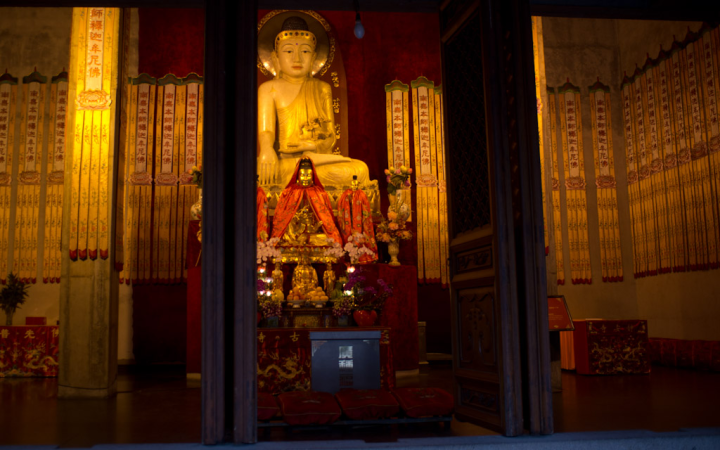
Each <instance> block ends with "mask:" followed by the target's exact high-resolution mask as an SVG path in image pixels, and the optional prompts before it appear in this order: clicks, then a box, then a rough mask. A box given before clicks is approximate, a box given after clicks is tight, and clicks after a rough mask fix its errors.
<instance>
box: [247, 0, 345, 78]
mask: <svg viewBox="0 0 720 450" xmlns="http://www.w3.org/2000/svg"><path fill="white" fill-rule="evenodd" d="M292 16H297V17H300V18H302V19H303V20H305V22H306V23H307V26H308V31H310V33H312V34H313V35H314V36H315V38H316V39H317V45H316V47H315V52H316V53H317V56H316V58H315V62H314V63H313V67H312V75H313V76H314V75H318V76H322V75H323V74H324V73H325V71H327V69H328V67H330V64H332V60H333V56H334V53H335V38H334V37H333V36H332V31H331V28H330V24H329V23H328V22H327V21H326V20H325V19H324V18H323V17H322V16H321V15H319V14H318V13H316V12H314V11H294V10H276V11H271V12H269V13H268V14H266V15H265V17H263V18H262V20H260V22H259V23H258V43H257V45H258V63H257V65H258V68H259V69H260V71H261V72H262V73H263V74H264V75H266V76H267V77H270V78H272V77H273V76H274V75H275V74H276V73H277V68H276V67H274V65H273V61H272V57H271V54H272V52H273V50H274V49H275V38H276V37H277V36H278V34H279V33H280V32H281V31H282V26H283V22H285V20H286V19H288V18H290V17H292Z"/></svg>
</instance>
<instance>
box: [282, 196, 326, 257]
mask: <svg viewBox="0 0 720 450" xmlns="http://www.w3.org/2000/svg"><path fill="white" fill-rule="evenodd" d="M322 224H323V223H322V221H318V220H315V214H314V213H313V212H312V209H311V208H310V205H308V203H307V201H305V200H303V205H302V206H301V207H300V209H299V211H298V212H296V213H295V216H294V217H293V218H292V220H291V221H290V225H288V229H287V231H286V232H285V235H284V236H283V238H282V243H283V244H287V245H297V246H305V245H317V246H324V245H327V235H326V234H325V233H322V232H318V231H319V230H320V229H321V228H322Z"/></svg>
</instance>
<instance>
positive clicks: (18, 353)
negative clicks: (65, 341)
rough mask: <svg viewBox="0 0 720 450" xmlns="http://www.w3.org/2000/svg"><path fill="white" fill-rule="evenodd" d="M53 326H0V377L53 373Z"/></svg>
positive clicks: (55, 356) (55, 359)
mask: <svg viewBox="0 0 720 450" xmlns="http://www.w3.org/2000/svg"><path fill="white" fill-rule="evenodd" d="M59 335H60V333H59V332H58V327H57V326H34V325H32V326H17V327H0V377H56V376H57V374H58V340H59Z"/></svg>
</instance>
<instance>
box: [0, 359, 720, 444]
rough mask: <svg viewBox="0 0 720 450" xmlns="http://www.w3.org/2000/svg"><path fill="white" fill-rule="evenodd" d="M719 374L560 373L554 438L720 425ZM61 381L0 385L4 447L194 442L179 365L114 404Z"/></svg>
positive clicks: (400, 433)
mask: <svg viewBox="0 0 720 450" xmlns="http://www.w3.org/2000/svg"><path fill="white" fill-rule="evenodd" d="M719 385H720V374H718V373H709V372H696V371H690V370H682V369H675V368H667V367H658V366H653V372H652V373H651V374H650V375H624V376H605V377H600V376H578V375H575V374H574V372H564V373H563V392H562V393H557V394H554V395H553V402H554V411H555V431H556V432H578V431H606V430H636V429H645V430H652V431H675V430H678V429H680V428H687V427H720V414H719V413H718V409H717V405H718V404H720V389H718V388H717V386H719ZM398 386H436V387H442V388H445V389H448V390H450V388H451V386H452V370H451V369H450V367H449V366H448V365H433V366H424V367H423V368H422V370H421V372H420V374H414V375H408V376H401V377H399V378H398ZM56 393H57V379H54V378H48V379H43V378H26V379H0V416H2V419H1V420H0V445H57V446H62V447H90V446H92V445H96V444H110V443H117V444H127V443H180V442H199V441H200V383H199V382H197V381H187V380H186V378H185V373H184V370H183V367H182V366H175V367H172V366H170V367H160V368H154V369H153V370H137V369H134V370H127V369H123V370H122V371H121V373H120V375H119V376H118V395H117V397H116V398H113V399H110V400H59V399H58V398H57V395H56ZM486 434H493V432H491V431H489V430H486V429H483V428H480V427H477V426H474V425H470V424H466V423H460V422H457V421H453V422H452V424H451V429H450V430H447V431H446V430H444V429H443V428H441V427H436V426H432V425H427V424H424V425H414V426H400V427H399V426H374V427H366V428H357V429H352V430H346V431H342V430H335V429H331V430H315V431H295V432H293V433H286V432H284V431H283V430H281V429H274V430H273V431H272V432H271V433H270V434H269V435H265V434H263V432H262V431H261V432H260V433H259V437H260V440H271V441H278V440H292V441H306V440H307V441H310V440H334V439H360V440H364V441H366V442H393V441H396V440H398V439H402V438H410V437H438V436H472V435H486Z"/></svg>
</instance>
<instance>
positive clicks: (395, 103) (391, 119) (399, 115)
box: [385, 80, 410, 169]
mask: <svg viewBox="0 0 720 450" xmlns="http://www.w3.org/2000/svg"><path fill="white" fill-rule="evenodd" d="M409 91H410V86H408V85H407V84H404V83H402V82H401V81H399V80H394V81H393V82H392V83H390V84H386V85H385V117H386V119H387V143H388V168H389V169H399V168H400V166H405V167H410V115H409V101H408V100H409V99H408V95H409Z"/></svg>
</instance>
